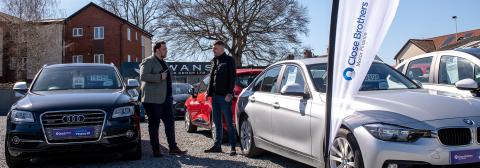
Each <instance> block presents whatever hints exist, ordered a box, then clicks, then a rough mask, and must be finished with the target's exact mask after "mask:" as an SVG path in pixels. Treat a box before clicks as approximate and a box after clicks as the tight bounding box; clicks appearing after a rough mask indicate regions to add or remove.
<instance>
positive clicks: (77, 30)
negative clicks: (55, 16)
mask: <svg viewBox="0 0 480 168" xmlns="http://www.w3.org/2000/svg"><path fill="white" fill-rule="evenodd" d="M80 36H83V28H73V37H80Z"/></svg>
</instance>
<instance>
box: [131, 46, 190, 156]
mask: <svg viewBox="0 0 480 168" xmlns="http://www.w3.org/2000/svg"><path fill="white" fill-rule="evenodd" d="M153 52H154V55H152V56H149V57H147V58H145V59H144V60H143V62H142V63H141V64H140V80H141V81H142V93H143V94H142V103H143V105H144V107H145V111H146V113H147V116H148V133H149V134H150V144H151V145H152V150H153V156H154V157H161V156H162V153H161V152H160V142H159V139H158V129H159V127H160V119H161V120H162V121H163V123H164V125H165V135H167V142H168V147H169V154H172V155H182V154H185V153H187V151H182V150H180V149H179V148H178V146H177V143H176V141H175V119H174V115H173V112H172V101H173V98H172V77H171V74H170V71H169V68H168V65H167V63H166V62H165V60H164V59H165V58H166V57H167V46H166V43H165V42H164V41H161V42H157V43H156V44H155V46H154V47H153Z"/></svg>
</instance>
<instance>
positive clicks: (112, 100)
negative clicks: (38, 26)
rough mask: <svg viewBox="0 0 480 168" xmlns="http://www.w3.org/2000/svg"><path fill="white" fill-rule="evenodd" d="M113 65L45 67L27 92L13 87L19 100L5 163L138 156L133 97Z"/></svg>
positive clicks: (135, 84)
mask: <svg viewBox="0 0 480 168" xmlns="http://www.w3.org/2000/svg"><path fill="white" fill-rule="evenodd" d="M138 86H139V83H138V81H136V80H128V82H127V83H126V84H124V81H123V80H122V78H121V77H120V74H119V72H118V70H117V69H116V68H115V66H113V65H107V64H58V65H50V66H44V67H43V68H42V69H41V70H40V71H39V72H38V74H37V75H36V77H35V79H34V80H33V82H32V84H31V86H30V88H27V85H26V83H25V82H20V83H16V84H15V86H14V90H15V92H17V93H18V94H21V95H23V97H22V98H21V99H20V100H18V101H17V102H16V103H15V104H13V105H12V107H11V110H10V111H9V112H8V114H7V126H6V136H5V159H6V162H7V165H8V166H9V167H25V166H28V164H29V161H30V159H31V158H32V157H50V156H56V155H65V154H66V153H83V152H90V153H94V152H95V153H98V152H115V153H123V154H124V155H123V157H124V159H128V160H139V159H141V156H142V151H141V149H142V148H141V139H140V137H141V136H140V116H139V107H138V100H137V99H136V96H137V95H130V94H129V93H128V90H130V89H135V88H137V87H138Z"/></svg>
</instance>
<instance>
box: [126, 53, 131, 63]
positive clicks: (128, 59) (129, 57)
mask: <svg viewBox="0 0 480 168" xmlns="http://www.w3.org/2000/svg"><path fill="white" fill-rule="evenodd" d="M127 61H128V62H132V56H130V54H128V58H127Z"/></svg>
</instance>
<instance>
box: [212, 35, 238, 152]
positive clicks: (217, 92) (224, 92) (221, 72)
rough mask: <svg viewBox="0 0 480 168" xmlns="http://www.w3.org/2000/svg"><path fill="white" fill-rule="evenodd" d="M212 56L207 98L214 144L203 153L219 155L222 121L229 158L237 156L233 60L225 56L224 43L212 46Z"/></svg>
mask: <svg viewBox="0 0 480 168" xmlns="http://www.w3.org/2000/svg"><path fill="white" fill-rule="evenodd" d="M213 54H214V55H215V57H214V58H213V60H212V61H211V63H212V69H211V71H210V79H211V80H210V83H209V84H208V97H212V118H213V123H214V124H215V125H216V127H215V128H216V129H215V130H214V131H215V133H216V135H217V136H216V137H215V144H214V145H213V147H211V148H210V149H207V150H205V153H221V152H222V148H221V144H222V137H223V122H222V114H223V119H225V123H227V132H228V141H229V142H230V149H231V150H230V156H235V155H237V152H236V149H235V147H236V136H235V135H236V134H235V129H234V128H233V118H232V117H233V116H232V99H233V88H234V85H235V79H236V65H235V60H234V59H233V58H232V57H231V56H228V55H227V54H225V43H224V42H223V41H216V42H215V43H214V44H213Z"/></svg>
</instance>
